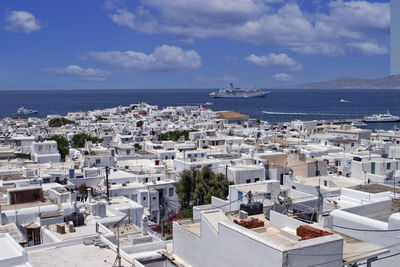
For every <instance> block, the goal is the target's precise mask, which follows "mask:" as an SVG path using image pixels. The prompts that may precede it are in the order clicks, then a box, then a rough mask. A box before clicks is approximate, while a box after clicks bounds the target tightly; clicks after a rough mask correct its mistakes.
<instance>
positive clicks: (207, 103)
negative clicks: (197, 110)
mask: <svg viewBox="0 0 400 267" xmlns="http://www.w3.org/2000/svg"><path fill="white" fill-rule="evenodd" d="M212 104H213V103H211V102H206V103H204V104H203V105H204V106H211V105H212Z"/></svg>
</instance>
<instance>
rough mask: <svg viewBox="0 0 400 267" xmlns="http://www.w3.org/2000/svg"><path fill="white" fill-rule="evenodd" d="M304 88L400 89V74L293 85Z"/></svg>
mask: <svg viewBox="0 0 400 267" xmlns="http://www.w3.org/2000/svg"><path fill="white" fill-rule="evenodd" d="M292 88H303V89H400V75H392V76H387V77H383V78H379V79H357V78H340V79H336V80H331V81H324V82H315V83H307V84H301V85H298V86H293V87H292Z"/></svg>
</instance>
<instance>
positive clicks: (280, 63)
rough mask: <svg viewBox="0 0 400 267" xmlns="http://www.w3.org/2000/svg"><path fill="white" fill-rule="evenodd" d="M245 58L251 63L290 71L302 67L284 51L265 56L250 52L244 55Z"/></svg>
mask: <svg viewBox="0 0 400 267" xmlns="http://www.w3.org/2000/svg"><path fill="white" fill-rule="evenodd" d="M245 60H247V61H249V62H251V63H253V64H254V65H256V66H258V67H273V68H280V69H287V70H290V71H298V70H302V69H303V66H302V65H301V64H300V63H297V62H296V61H294V60H293V59H292V58H290V57H289V56H288V55H286V54H285V53H281V54H274V53H271V54H268V55H265V56H256V55H254V54H251V55H250V56H248V57H246V58H245Z"/></svg>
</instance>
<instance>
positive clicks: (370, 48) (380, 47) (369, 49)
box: [347, 42, 389, 54]
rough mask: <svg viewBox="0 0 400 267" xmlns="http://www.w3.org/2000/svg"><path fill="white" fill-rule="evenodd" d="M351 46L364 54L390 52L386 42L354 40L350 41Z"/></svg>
mask: <svg viewBox="0 0 400 267" xmlns="http://www.w3.org/2000/svg"><path fill="white" fill-rule="evenodd" d="M347 45H348V46H349V47H353V48H355V49H357V50H359V51H360V52H362V53H364V54H389V48H388V47H387V46H386V45H384V44H377V43H368V42H360V43H357V42H354V43H348V44H347Z"/></svg>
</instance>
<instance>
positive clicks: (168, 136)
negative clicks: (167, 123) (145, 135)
mask: <svg viewBox="0 0 400 267" xmlns="http://www.w3.org/2000/svg"><path fill="white" fill-rule="evenodd" d="M194 131H195V130H191V131H186V130H184V131H171V132H166V133H161V134H159V135H158V140H160V141H169V140H172V141H177V140H178V139H179V137H181V136H184V137H185V140H189V132H194Z"/></svg>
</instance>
